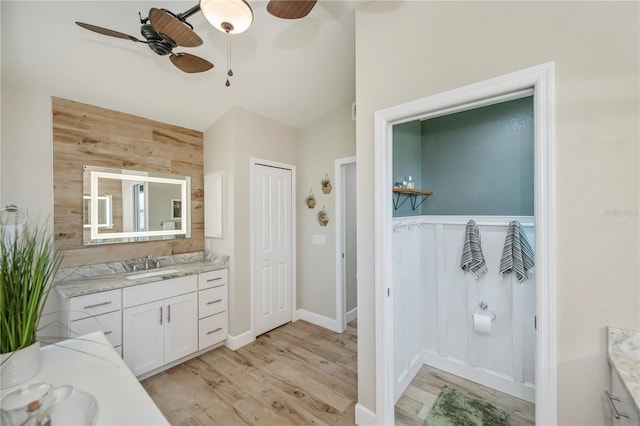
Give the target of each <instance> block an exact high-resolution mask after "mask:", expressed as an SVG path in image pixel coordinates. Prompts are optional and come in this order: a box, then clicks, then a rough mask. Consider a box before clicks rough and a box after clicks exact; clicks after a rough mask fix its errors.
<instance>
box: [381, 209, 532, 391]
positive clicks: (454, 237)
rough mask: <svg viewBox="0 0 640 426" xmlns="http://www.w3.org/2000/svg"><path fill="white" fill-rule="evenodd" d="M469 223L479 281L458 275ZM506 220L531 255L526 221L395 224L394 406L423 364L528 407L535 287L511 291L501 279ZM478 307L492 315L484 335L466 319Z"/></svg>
mask: <svg viewBox="0 0 640 426" xmlns="http://www.w3.org/2000/svg"><path fill="white" fill-rule="evenodd" d="M470 219H473V220H475V221H476V223H477V224H478V228H479V230H480V237H481V241H482V250H483V254H484V257H485V262H486V265H487V269H488V271H487V273H486V274H485V275H484V276H483V277H482V278H480V279H478V280H476V279H475V277H474V276H473V275H472V274H463V273H462V270H461V269H460V257H461V255H462V246H463V244H464V236H465V227H466V223H467V221H468V220H470ZM512 219H517V220H519V221H520V223H521V224H522V225H523V227H524V228H525V232H526V234H527V238H528V240H529V243H530V244H531V245H532V246H533V247H535V241H534V239H533V238H534V226H533V224H534V220H533V217H518V218H512V217H495V216H479V217H467V216H414V217H410V218H407V217H404V218H398V219H394V221H393V223H394V232H393V258H394V259H393V267H394V269H393V275H394V282H393V295H392V297H393V304H394V331H393V332H394V374H395V375H394V377H395V384H394V386H395V389H394V395H395V396H396V400H397V399H398V398H399V397H400V395H401V394H402V393H403V392H404V390H405V389H406V386H408V384H409V383H410V382H411V379H413V376H414V375H415V374H416V373H417V371H418V369H419V365H420V364H422V363H424V362H427V363H430V364H431V365H433V366H434V367H437V368H445V369H447V368H448V370H447V371H449V370H451V371H450V372H452V373H454V374H458V375H461V376H462V377H465V378H467V379H469V380H473V381H476V382H479V383H481V384H484V385H487V386H491V387H493V388H498V389H499V390H501V391H503V392H507V393H509V394H512V395H514V396H517V397H519V398H523V399H527V400H530V401H532V400H533V398H534V393H535V392H534V385H533V383H534V377H535V368H534V364H535V330H534V315H535V306H536V301H535V286H534V283H535V280H534V279H529V280H527V281H525V282H524V283H522V284H521V285H518V284H517V283H516V280H515V278H512V276H508V277H506V278H504V279H501V277H500V275H499V272H498V270H499V266H500V258H501V256H502V250H503V247H504V241H505V237H506V233H507V225H508V223H509V222H510V221H511V220H512ZM481 302H484V303H486V304H487V305H488V306H489V308H488V310H489V311H492V312H493V313H495V315H496V318H495V320H494V321H492V323H491V326H492V329H491V333H489V334H479V333H477V332H475V330H474V326H473V314H474V313H475V312H480V309H479V305H480V303H481ZM434 360H436V361H437V362H436V361H434ZM416 365H418V368H416Z"/></svg>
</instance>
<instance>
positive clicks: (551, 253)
mask: <svg viewBox="0 0 640 426" xmlns="http://www.w3.org/2000/svg"><path fill="white" fill-rule="evenodd" d="M554 79H555V64H554V62H548V63H545V64H542V65H538V66H535V67H531V68H527V69H524V70H521V71H516V72H513V73H510V74H506V75H503V76H499V77H496V78H492V79H489V80H486V81H483V82H479V83H476V84H471V85H468V86H465V87H461V88H458V89H453V90H450V91H447V92H443V93H439V94H436V95H432V96H428V97H426V98H422V99H418V100H416V101H412V102H408V103H405V104H401V105H397V106H393V107H390V108H386V109H384V110H380V111H377V112H376V113H375V117H374V122H375V129H374V134H375V140H374V170H375V171H376V172H375V176H374V178H375V179H374V214H375V221H374V224H375V229H374V235H375V248H374V277H375V278H374V281H375V284H374V285H375V287H374V290H375V306H374V309H375V311H374V312H375V315H374V316H375V353H376V357H375V359H376V423H377V424H386V425H393V424H394V421H395V420H394V405H395V404H394V395H393V389H394V386H393V351H390V350H388V348H390V347H392V345H393V293H392V291H391V290H392V287H393V285H392V283H393V261H392V250H391V240H392V211H391V206H392V191H391V187H392V185H393V175H392V172H393V158H392V155H393V143H392V142H393V125H395V124H400V123H404V122H407V121H412V120H417V119H423V118H426V117H433V116H439V115H446V114H451V113H454V112H460V111H463V110H466V109H470V108H475V107H479V106H483V105H488V104H492V103H495V101H496V99H498V98H500V97H504V99H505V100H508V99H510V98H511V97H512V96H513V94H514V93H516V92H521V91H522V90H526V89H533V93H534V190H535V194H534V200H535V209H534V214H535V226H536V229H535V236H536V238H535V245H536V249H535V250H536V274H535V280H536V316H537V332H536V356H535V380H536V390H535V400H536V408H535V416H536V423H537V424H556V422H557V354H556V283H555V251H556V244H555V237H554V235H555V214H556V207H555V187H556V184H555V166H554V146H555V121H554V114H555V112H554V108H555V80H554Z"/></svg>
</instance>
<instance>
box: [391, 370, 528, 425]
mask: <svg viewBox="0 0 640 426" xmlns="http://www.w3.org/2000/svg"><path fill="white" fill-rule="evenodd" d="M444 385H449V386H450V387H453V388H456V389H459V390H462V391H464V392H467V393H468V394H469V395H472V396H475V397H478V398H482V399H484V400H487V401H489V402H490V403H492V404H493V405H495V406H496V407H498V408H500V409H502V410H504V411H506V412H507V413H509V414H510V415H511V425H512V426H525V425H526V426H529V425H531V426H533V425H535V420H534V415H535V409H534V408H535V406H534V404H532V403H530V402H527V401H523V400H521V399H518V398H515V397H512V396H510V395H507V394H504V393H502V392H498V391H497V390H495V389H491V388H488V387H485V386H482V385H479V384H477V383H474V382H471V381H469V380H465V379H463V378H460V377H458V376H454V375H453V374H449V373H447V372H444V371H442V370H438V369H435V368H433V367H430V366H428V365H424V366H422V368H421V369H420V371H419V372H418V374H417V375H416V377H415V378H414V379H413V380H412V381H411V384H410V385H409V387H408V388H407V390H406V391H405V392H404V394H402V396H401V397H400V399H399V400H398V403H397V404H396V408H395V419H396V425H397V426H405V425H407V426H409V425H411V426H413V425H416V426H417V425H422V424H423V423H424V420H425V419H426V418H427V414H428V413H429V410H430V409H431V407H432V406H433V404H434V403H435V400H436V398H437V397H438V395H440V390H441V389H442V386H444Z"/></svg>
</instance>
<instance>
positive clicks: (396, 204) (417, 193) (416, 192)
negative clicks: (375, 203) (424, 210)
mask: <svg viewBox="0 0 640 426" xmlns="http://www.w3.org/2000/svg"><path fill="white" fill-rule="evenodd" d="M393 195H394V197H393V208H394V210H398V209H399V208H400V207H401V206H402V205H403V204H404V203H406V202H407V200H409V199H411V208H412V209H413V210H415V209H417V208H418V207H420V205H421V204H422V203H424V200H426V199H427V198H428V197H429V196H430V195H433V192H429V191H422V190H420V189H411V188H398V187H394V188H393ZM401 196H404V200H402V201H400V197H401ZM418 197H424V198H422V200H421V201H420V202H419V203H417V204H416V202H417V200H418Z"/></svg>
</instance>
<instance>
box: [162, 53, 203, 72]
mask: <svg viewBox="0 0 640 426" xmlns="http://www.w3.org/2000/svg"><path fill="white" fill-rule="evenodd" d="M169 59H171V62H172V63H173V65H175V66H176V67H178V68H180V70H182V71H184V72H188V73H190V74H191V73H196V72H203V71H208V70H210V69H211V68H213V64H212V63H211V62H209V61H207V60H206V59H202V58H201V57H199V56H196V55H192V54H190V53H172V54H171V56H169Z"/></svg>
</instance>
